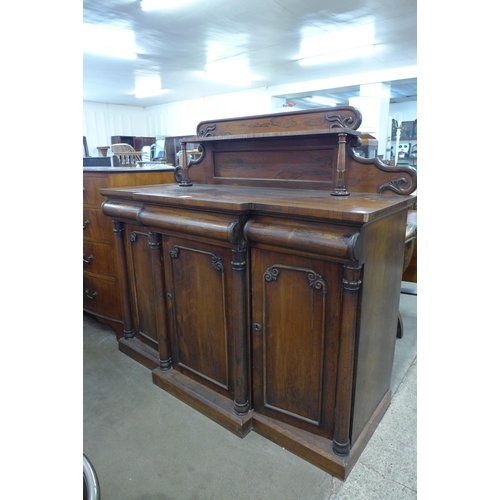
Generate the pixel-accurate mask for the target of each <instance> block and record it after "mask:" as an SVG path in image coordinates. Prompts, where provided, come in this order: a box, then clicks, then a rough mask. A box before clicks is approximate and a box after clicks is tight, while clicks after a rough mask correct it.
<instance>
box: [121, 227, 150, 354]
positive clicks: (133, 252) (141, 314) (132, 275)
mask: <svg viewBox="0 0 500 500" xmlns="http://www.w3.org/2000/svg"><path fill="white" fill-rule="evenodd" d="M125 237H126V247H127V266H128V276H129V286H130V298H131V307H132V317H133V322H134V329H135V332H136V338H137V339H139V340H141V341H142V342H144V343H145V344H146V345H148V346H149V347H152V348H153V349H156V350H158V333H157V332H158V328H157V324H156V315H155V302H154V297H155V293H154V277H153V264H152V252H151V248H150V238H149V235H148V233H147V232H146V231H145V229H144V228H143V227H140V226H133V225H127V227H126V234H125Z"/></svg>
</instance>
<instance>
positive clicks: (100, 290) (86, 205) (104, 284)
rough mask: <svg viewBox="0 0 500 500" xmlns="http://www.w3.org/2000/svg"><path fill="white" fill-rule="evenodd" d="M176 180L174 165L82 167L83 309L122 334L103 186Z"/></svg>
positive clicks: (113, 254)
mask: <svg viewBox="0 0 500 500" xmlns="http://www.w3.org/2000/svg"><path fill="white" fill-rule="evenodd" d="M173 181H174V168H173V167H172V166H170V167H167V166H166V165H162V166H161V168H160V167H158V166H155V167H150V168H134V167H129V168H125V167H122V168H119V167H84V168H83V310H84V311H86V312H88V313H91V314H92V315H94V316H95V317H96V319H98V320H99V321H101V322H103V323H106V324H108V325H110V326H111V327H112V328H114V330H115V333H116V338H117V339H119V338H120V337H121V336H122V334H123V318H122V307H121V299H120V293H119V287H118V279H119V276H118V272H117V265H116V248H115V246H116V244H115V237H114V236H113V224H112V223H111V221H110V220H109V218H108V217H105V216H104V215H103V213H102V210H101V204H102V203H103V201H104V198H103V197H102V196H101V194H100V193H99V189H100V188H105V187H123V186H134V185H138V186H139V185H146V184H164V183H168V182H173Z"/></svg>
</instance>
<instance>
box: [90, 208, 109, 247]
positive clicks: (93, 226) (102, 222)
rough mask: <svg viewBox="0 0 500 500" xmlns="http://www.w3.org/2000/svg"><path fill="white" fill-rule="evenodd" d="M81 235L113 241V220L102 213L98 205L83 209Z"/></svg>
mask: <svg viewBox="0 0 500 500" xmlns="http://www.w3.org/2000/svg"><path fill="white" fill-rule="evenodd" d="M83 237H84V238H91V239H95V240H104V241H108V242H109V243H112V242H113V241H114V240H113V238H114V237H115V236H114V234H113V221H112V220H111V219H110V218H109V217H106V216H105V215H104V214H103V213H102V211H101V208H100V207H99V208H84V209H83Z"/></svg>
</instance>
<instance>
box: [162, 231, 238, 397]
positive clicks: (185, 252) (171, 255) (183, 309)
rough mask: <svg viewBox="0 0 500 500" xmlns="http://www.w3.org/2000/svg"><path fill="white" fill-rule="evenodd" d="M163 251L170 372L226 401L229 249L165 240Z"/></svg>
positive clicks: (228, 384)
mask: <svg viewBox="0 0 500 500" xmlns="http://www.w3.org/2000/svg"><path fill="white" fill-rule="evenodd" d="M163 249H164V262H165V271H166V280H165V282H166V288H167V294H168V295H167V296H168V297H169V299H170V300H168V301H167V303H168V322H169V334H170V345H171V346H172V353H171V354H172V363H173V367H174V368H176V369H178V370H179V371H181V372H182V373H183V374H184V375H187V376H189V377H191V378H193V379H194V380H196V381H197V382H200V383H202V384H203V385H205V386H207V387H210V388H211V389H214V390H216V391H217V392H219V393H221V394H223V395H225V396H227V397H230V396H231V395H232V394H233V392H234V389H233V381H232V376H231V374H232V365H233V363H232V357H233V356H232V353H233V339H232V337H231V335H230V331H231V325H232V324H233V320H234V318H233V317H231V315H230V314H229V311H230V307H229V301H230V299H231V297H230V290H231V287H232V279H233V278H232V273H231V250H230V249H229V248H224V247H221V246H217V245H210V244H206V243H202V242H198V241H191V240H187V239H182V238H173V237H167V236H164V240H163ZM242 313H243V312H242V311H233V313H232V314H233V315H238V314H242Z"/></svg>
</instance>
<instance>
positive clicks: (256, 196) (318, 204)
mask: <svg viewBox="0 0 500 500" xmlns="http://www.w3.org/2000/svg"><path fill="white" fill-rule="evenodd" d="M100 192H101V194H102V195H104V196H106V197H108V198H110V199H114V200H117V199H119V200H128V201H133V202H142V203H146V204H154V205H161V206H167V207H178V208H185V209H189V210H201V209H203V210H215V211H225V212H237V213H255V212H257V213H260V214H272V215H282V216H287V217H306V218H316V219H317V218H319V219H327V220H331V221H333V220H336V221H349V222H353V223H367V222H371V221H374V220H376V219H379V218H381V217H385V216H387V215H389V214H391V213H393V212H396V211H399V210H402V209H404V208H406V207H409V206H411V205H413V204H414V203H415V201H416V197H415V196H404V197H403V196H391V195H382V194H371V193H352V194H351V195H350V196H343V197H336V196H331V195H330V193H329V192H326V191H321V190H312V189H295V190H293V191H291V190H289V189H284V188H262V187H253V186H251V187H247V186H245V187H241V186H225V185H224V186H221V185H193V186H189V187H182V186H178V185H175V184H159V185H155V186H145V187H140V186H138V187H130V188H120V189H101V190H100Z"/></svg>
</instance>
